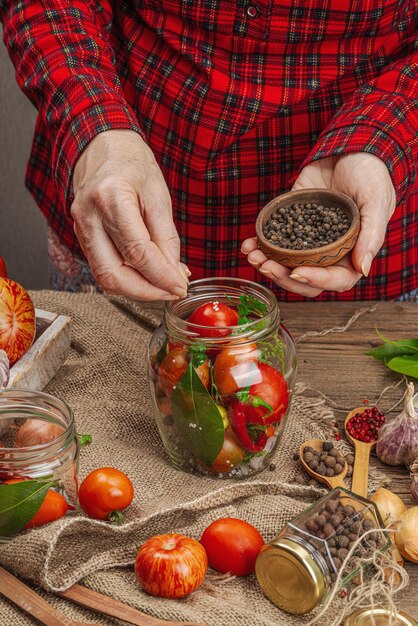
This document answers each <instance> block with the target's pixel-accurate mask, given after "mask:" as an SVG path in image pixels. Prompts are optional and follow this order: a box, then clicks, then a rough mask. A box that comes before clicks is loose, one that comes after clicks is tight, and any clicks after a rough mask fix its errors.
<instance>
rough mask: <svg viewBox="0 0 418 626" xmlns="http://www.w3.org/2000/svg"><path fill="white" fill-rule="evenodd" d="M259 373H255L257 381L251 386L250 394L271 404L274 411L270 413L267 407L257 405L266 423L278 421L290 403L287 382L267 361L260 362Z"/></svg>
mask: <svg viewBox="0 0 418 626" xmlns="http://www.w3.org/2000/svg"><path fill="white" fill-rule="evenodd" d="M257 369H258V373H257V375H255V378H256V382H254V384H252V385H251V387H250V396H257V397H258V398H261V400H264V402H266V403H267V404H269V405H270V406H271V407H272V409H273V413H271V414H270V415H268V413H269V410H268V409H267V408H266V407H263V406H260V407H256V410H257V412H258V413H259V414H260V415H261V416H263V417H265V416H267V415H268V417H265V419H264V423H265V424H272V423H273V422H278V421H279V420H280V419H281V418H282V417H283V415H284V414H285V413H286V409H287V405H288V403H289V393H288V389H287V383H286V381H285V379H284V377H283V375H282V374H281V373H280V372H279V371H278V370H276V368H274V367H272V366H271V365H268V364H267V363H258V366H257Z"/></svg>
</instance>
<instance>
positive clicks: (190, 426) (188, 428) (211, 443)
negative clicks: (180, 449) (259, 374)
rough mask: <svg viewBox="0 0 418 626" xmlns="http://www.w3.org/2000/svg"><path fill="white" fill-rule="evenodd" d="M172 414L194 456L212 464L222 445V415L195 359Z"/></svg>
mask: <svg viewBox="0 0 418 626" xmlns="http://www.w3.org/2000/svg"><path fill="white" fill-rule="evenodd" d="M171 402H172V415H173V420H174V424H175V427H176V429H177V432H178V436H179V438H180V439H181V440H182V441H183V442H184V445H185V447H186V448H188V450H189V451H190V453H191V454H193V456H194V457H195V458H196V459H198V460H200V461H202V463H204V464H205V465H207V466H209V467H210V466H211V465H212V463H213V462H214V461H215V459H216V457H217V456H218V454H219V452H220V451H221V449H222V446H223V443H224V437H225V430H224V425H223V421H222V416H221V414H220V412H219V410H218V407H217V406H216V403H215V402H214V401H213V399H212V398H211V396H210V394H209V393H208V391H207V389H206V387H205V386H204V384H203V383H202V381H201V380H200V378H199V376H198V375H197V374H196V372H195V370H194V368H193V365H192V363H189V366H188V368H187V370H186V372H185V373H184V374H183V376H182V377H181V379H180V380H179V381H178V383H177V385H176V388H175V390H174V392H173V395H172V397H171Z"/></svg>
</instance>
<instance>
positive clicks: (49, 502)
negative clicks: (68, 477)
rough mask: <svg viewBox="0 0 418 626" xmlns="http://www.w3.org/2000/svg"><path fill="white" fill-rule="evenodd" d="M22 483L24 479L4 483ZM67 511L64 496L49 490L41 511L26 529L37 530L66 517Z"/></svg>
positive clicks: (14, 479) (13, 479)
mask: <svg viewBox="0 0 418 626" xmlns="http://www.w3.org/2000/svg"><path fill="white" fill-rule="evenodd" d="M20 482H23V479H22V478H12V479H11V480H6V481H4V484H5V485H13V484H14V483H20ZM67 511H68V504H67V501H66V499H65V498H64V496H62V495H61V494H60V493H57V492H56V491H54V490H53V489H48V491H47V492H46V496H45V499H44V501H43V502H42V504H41V507H40V509H39V510H38V511H37V513H35V515H34V516H33V517H32V519H31V520H30V521H29V522H28V523H27V524H26V526H25V528H37V527H38V526H43V525H44V524H49V523H50V522H55V521H56V520H57V519H60V518H61V517H64V515H65V514H66V512H67Z"/></svg>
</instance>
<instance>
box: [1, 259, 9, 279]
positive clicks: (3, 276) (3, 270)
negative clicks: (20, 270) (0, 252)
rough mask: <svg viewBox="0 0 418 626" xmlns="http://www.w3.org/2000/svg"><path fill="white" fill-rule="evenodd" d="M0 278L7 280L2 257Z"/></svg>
mask: <svg viewBox="0 0 418 626" xmlns="http://www.w3.org/2000/svg"><path fill="white" fill-rule="evenodd" d="M0 278H7V269H6V264H5V262H4V261H3V257H1V256H0Z"/></svg>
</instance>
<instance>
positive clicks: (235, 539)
mask: <svg viewBox="0 0 418 626" xmlns="http://www.w3.org/2000/svg"><path fill="white" fill-rule="evenodd" d="M200 543H201V544H202V546H203V547H204V548H205V550H206V554H207V555H208V562H209V565H210V566H211V567H213V569H216V570H217V571H218V572H222V573H223V574H225V573H226V572H230V573H231V574H234V575H235V576H247V574H252V573H253V572H254V569H255V561H256V558H257V556H258V553H259V552H260V549H261V547H262V546H263V545H264V539H263V537H262V536H261V535H260V533H259V532H258V530H257V529H256V528H255V527H254V526H252V525H251V524H248V522H244V520H241V519H236V518H234V517H226V518H223V519H218V520H216V521H215V522H212V524H210V526H208V527H207V528H206V530H205V532H204V533H203V535H202V538H201V540H200Z"/></svg>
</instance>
